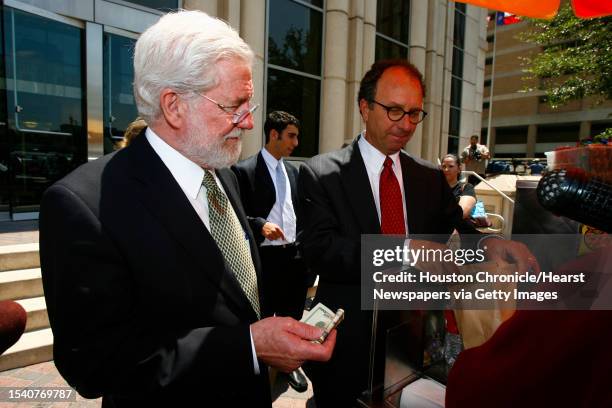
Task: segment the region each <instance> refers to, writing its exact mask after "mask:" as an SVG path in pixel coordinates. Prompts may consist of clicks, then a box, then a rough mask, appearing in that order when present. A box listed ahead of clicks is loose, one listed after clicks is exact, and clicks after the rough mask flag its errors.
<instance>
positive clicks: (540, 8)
mask: <svg viewBox="0 0 612 408" xmlns="http://www.w3.org/2000/svg"><path fill="white" fill-rule="evenodd" d="M455 1H458V2H461V3H469V4H473V5H475V6H480V7H485V8H489V9H492V10H499V11H505V12H508V13H512V14H517V15H520V16H526V17H532V18H548V19H550V18H553V17H554V16H555V14H557V10H558V9H559V4H560V3H561V0H537V1H533V0H455ZM572 7H573V8H574V13H576V15H577V16H578V17H582V18H591V17H603V16H609V15H612V0H572Z"/></svg>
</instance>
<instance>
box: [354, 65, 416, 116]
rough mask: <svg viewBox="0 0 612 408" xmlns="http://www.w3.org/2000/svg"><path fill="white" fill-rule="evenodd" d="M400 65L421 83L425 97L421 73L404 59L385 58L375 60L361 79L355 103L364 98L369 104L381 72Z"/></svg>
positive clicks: (373, 96) (374, 95)
mask: <svg viewBox="0 0 612 408" xmlns="http://www.w3.org/2000/svg"><path fill="white" fill-rule="evenodd" d="M394 67H400V68H404V69H405V70H406V71H407V72H408V74H409V75H410V76H412V77H413V78H415V79H417V80H418V81H419V83H420V84H421V90H422V91H423V98H424V97H425V83H424V82H423V74H421V72H420V71H419V70H418V68H417V67H415V66H414V65H413V64H411V63H410V62H408V61H406V60H404V59H386V60H380V61H376V62H375V63H374V64H372V67H371V68H370V70H369V71H368V72H366V74H365V75H364V76H363V79H362V80H361V85H360V86H359V94H358V95H357V105H359V102H360V101H361V100H362V99H365V100H366V101H367V102H368V103H369V104H370V105H371V104H372V103H373V102H374V98H375V97H376V86H377V85H378V80H379V79H380V77H381V76H382V74H383V73H384V72H385V71H386V70H387V69H389V68H394Z"/></svg>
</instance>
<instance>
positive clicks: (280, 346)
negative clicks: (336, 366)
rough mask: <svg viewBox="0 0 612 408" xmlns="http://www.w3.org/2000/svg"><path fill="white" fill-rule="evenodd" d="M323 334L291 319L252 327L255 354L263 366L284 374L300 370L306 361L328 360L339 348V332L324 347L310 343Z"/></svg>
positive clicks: (315, 328) (259, 323)
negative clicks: (337, 342)
mask: <svg viewBox="0 0 612 408" xmlns="http://www.w3.org/2000/svg"><path fill="white" fill-rule="evenodd" d="M322 333H323V331H322V330H321V329H319V328H317V327H314V326H311V325H309V324H305V323H302V322H298V321H297V320H295V319H292V318H290V317H268V318H266V319H263V320H260V321H258V322H256V323H253V324H252V325H251V334H252V336H253V343H254V344H255V353H256V354H257V357H258V358H259V359H261V360H262V361H263V362H264V363H266V364H268V365H269V366H272V367H274V368H276V369H278V370H280V371H283V372H285V373H290V372H292V371H294V370H296V369H297V368H298V367H300V366H301V365H302V364H303V363H304V361H306V360H313V361H327V360H329V359H330V358H331V356H332V352H333V350H334V346H335V345H336V330H332V331H331V333H330V334H329V336H328V337H327V339H326V340H325V341H324V342H323V344H317V343H311V340H316V339H318V338H319V337H320V336H321V334H322Z"/></svg>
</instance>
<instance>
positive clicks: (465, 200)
mask: <svg viewBox="0 0 612 408" xmlns="http://www.w3.org/2000/svg"><path fill="white" fill-rule="evenodd" d="M475 205H476V192H475V191H474V186H473V185H471V184H470V183H465V184H464V185H463V189H462V190H461V196H460V197H459V206H460V207H461V209H462V210H463V218H464V219H466V218H470V213H471V212H472V209H473V208H474V206H475Z"/></svg>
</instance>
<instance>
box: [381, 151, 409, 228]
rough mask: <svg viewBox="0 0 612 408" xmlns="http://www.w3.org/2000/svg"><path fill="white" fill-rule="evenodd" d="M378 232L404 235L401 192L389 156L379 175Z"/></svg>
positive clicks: (404, 223) (404, 225)
mask: <svg viewBox="0 0 612 408" xmlns="http://www.w3.org/2000/svg"><path fill="white" fill-rule="evenodd" d="M378 193H379V196H380V230H381V232H382V233H383V234H392V235H406V222H405V221H404V205H403V202H402V190H401V189H400V185H399V183H398V182H397V178H396V177H395V173H393V160H391V158H390V157H389V156H387V158H386V159H385V162H384V163H383V171H382V173H381V174H380V185H379V192H378Z"/></svg>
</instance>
